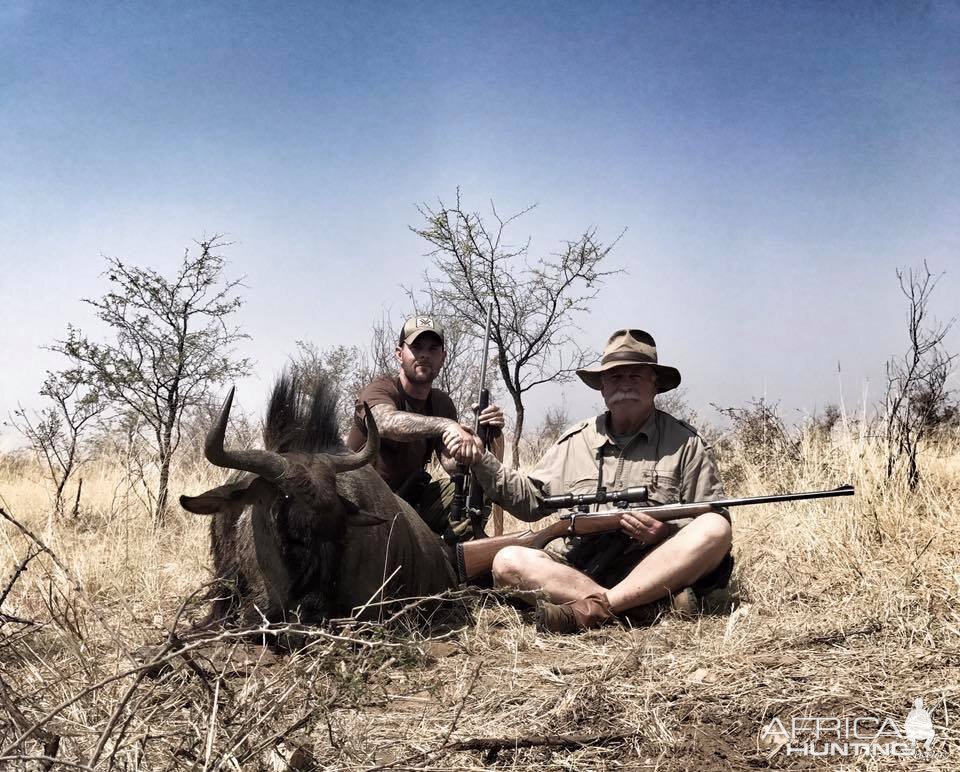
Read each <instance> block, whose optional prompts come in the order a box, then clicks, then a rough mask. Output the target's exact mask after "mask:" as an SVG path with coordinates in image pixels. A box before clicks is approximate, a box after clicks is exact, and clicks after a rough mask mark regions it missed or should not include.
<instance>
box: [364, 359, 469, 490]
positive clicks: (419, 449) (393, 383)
mask: <svg viewBox="0 0 960 772" xmlns="http://www.w3.org/2000/svg"><path fill="white" fill-rule="evenodd" d="M364 402H366V403H367V404H368V405H370V407H373V406H374V405H393V406H394V407H395V408H396V409H397V410H402V411H403V412H405V413H417V414H418V415H428V416H437V417H439V418H452V419H453V420H454V421H456V420H457V409H456V407H454V404H453V400H451V399H450V397H449V396H447V395H446V394H445V393H444V392H442V391H440V389H430V395H429V396H428V397H427V398H426V399H414V398H413V397H411V396H410V395H409V394H407V393H406V392H405V391H404V390H403V387H402V386H401V385H400V379H399V378H396V377H394V378H386V377H384V378H377V379H376V380H374V381H372V382H371V383H369V384H367V386H365V387H364V388H363V390H362V391H361V392H360V396H359V397H358V398H357V402H356V405H355V410H354V415H353V426H352V427H351V428H350V434H349V435H348V436H347V445H348V446H349V448H350V449H351V450H359V449H360V448H361V447H363V444H364V443H365V442H366V439H367V430H366V427H365V425H364V422H363V403H364ZM442 450H443V443H442V442H441V441H440V438H439V437H437V438H424V439H418V440H413V441H412V442H397V441H396V440H388V439H386V438H383V437H381V438H380V452H379V453H378V454H377V460H376V462H375V467H376V470H377V471H378V472H379V473H380V476H381V477H382V478H383V479H384V480H386V481H387V485H389V486H390V489H391V490H397V488H399V487H400V486H401V485H402V484H403V483H404V482H405V481H406V480H407V479H408V478H409V477H410V476H411V475H412V474H413V473H414V472H417V471H420V470H422V469H423V468H424V466H426V464H427V463H428V462H429V461H430V457H431V456H432V455H433V454H434V452H436V453H438V454H439V453H440V452H441V451H442Z"/></svg>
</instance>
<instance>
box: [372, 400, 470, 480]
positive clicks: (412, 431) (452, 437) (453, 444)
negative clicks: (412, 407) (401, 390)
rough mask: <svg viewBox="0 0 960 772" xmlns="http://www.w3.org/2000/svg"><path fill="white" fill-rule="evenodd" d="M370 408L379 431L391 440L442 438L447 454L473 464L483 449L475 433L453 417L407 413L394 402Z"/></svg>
mask: <svg viewBox="0 0 960 772" xmlns="http://www.w3.org/2000/svg"><path fill="white" fill-rule="evenodd" d="M371 409H372V411H373V417H374V419H375V420H376V422H377V428H378V429H379V430H380V434H381V435H382V436H384V437H386V438H387V439H388V440H396V441H398V442H409V441H410V440H418V439H421V438H429V437H439V438H440V441H441V442H442V443H443V450H444V453H445V454H446V455H448V456H455V457H456V458H457V461H459V462H460V463H472V461H473V460H474V458H475V457H476V456H477V454H478V453H479V452H481V451H480V450H479V449H478V448H477V444H476V443H477V439H476V435H475V434H474V433H473V432H471V431H470V430H469V429H468V428H467V427H465V426H461V425H460V424H459V423H458V422H457V421H454V420H453V419H451V418H440V417H438V416H427V415H418V414H416V413H405V412H403V411H402V410H397V409H396V407H394V406H393V405H374V406H373V408H371ZM444 466H446V464H445V465H444Z"/></svg>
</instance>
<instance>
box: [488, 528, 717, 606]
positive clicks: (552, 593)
mask: <svg viewBox="0 0 960 772" xmlns="http://www.w3.org/2000/svg"><path fill="white" fill-rule="evenodd" d="M730 539H731V531H730V524H729V523H728V522H727V521H726V520H725V519H724V518H723V517H721V516H720V515H716V514H713V513H708V514H705V515H701V516H700V517H698V518H697V519H696V520H694V521H693V522H692V523H690V524H689V525H687V526H686V527H684V528H681V529H680V531H679V532H678V533H677V534H676V535H675V536H673V537H672V538H671V539H668V540H667V541H665V542H664V543H663V544H661V545H660V546H659V547H657V548H656V549H654V550H652V551H651V552H650V553H649V554H648V555H647V556H646V557H645V558H644V559H643V560H642V561H641V562H640V563H639V564H638V565H637V567H636V568H634V569H633V571H631V572H630V574H629V575H628V576H627V577H626V579H624V580H623V581H622V582H620V583H619V584H617V585H616V586H614V587H611V588H610V589H609V590H608V589H607V588H605V587H603V586H601V585H599V584H597V583H596V582H595V581H593V579H591V578H590V577H589V576H587V575H586V574H583V573H581V572H580V571H577V570H576V569H574V568H570V566H565V565H563V564H562V563H557V562H556V561H554V560H553V559H551V558H550V556H549V555H547V554H546V553H545V552H542V551H540V550H535V549H529V548H527V547H505V548H504V549H502V550H500V552H498V553H497V556H496V558H494V561H493V577H494V580H495V582H496V584H497V585H498V586H501V587H503V586H507V587H516V588H518V589H522V590H535V589H542V590H543V591H544V592H546V593H547V595H548V596H549V598H550V600H551V601H553V602H554V603H566V602H568V601H572V600H579V599H580V598H585V597H587V596H588V595H595V594H597V593H604V592H606V594H607V598H608V599H609V601H610V605H611V607H612V608H613V610H614V611H616V612H617V613H619V612H621V611H626V610H627V609H630V608H634V607H635V606H641V605H644V604H646V603H652V602H653V601H655V600H659V599H660V598H663V597H666V596H667V595H668V594H669V593H673V592H676V591H678V590H681V589H683V588H684V587H688V586H690V585H691V584H693V583H694V582H695V581H696V580H697V579H699V578H700V577H701V576H704V575H705V574H707V573H709V572H710V571H712V570H713V569H714V568H716V567H717V566H718V565H720V561H721V560H723V556H724V555H726V554H727V552H728V551H729V550H730Z"/></svg>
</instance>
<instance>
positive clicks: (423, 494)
mask: <svg viewBox="0 0 960 772" xmlns="http://www.w3.org/2000/svg"><path fill="white" fill-rule="evenodd" d="M446 357H447V352H446V348H445V344H444V338H443V328H442V327H441V326H440V324H439V323H438V322H437V321H436V320H435V319H434V318H433V317H429V316H414V317H411V318H410V319H407V320H406V322H404V325H403V328H402V329H401V331H400V339H399V342H398V343H397V350H396V358H397V362H398V364H399V365H400V370H399V372H398V373H397V375H396V377H381V378H377V379H375V380H374V381H372V382H371V383H369V384H367V385H366V386H365V387H364V388H363V390H362V391H361V392H360V394H359V396H358V397H357V402H356V411H355V413H354V422H353V427H352V428H351V430H350V434H349V436H348V437H347V445H348V446H349V447H350V449H351V450H358V449H359V448H361V447H363V445H364V443H365V442H366V426H365V422H364V418H363V403H364V402H366V403H367V404H368V405H369V406H370V409H371V411H372V412H373V417H374V418H375V419H376V422H377V428H378V429H379V431H380V453H379V454H378V455H377V460H376V461H375V462H374V463H375V465H376V469H377V471H378V472H379V473H380V476H381V477H383V479H384V480H386V482H387V485H389V486H390V489H391V490H392V491H393V492H394V493H396V494H397V495H398V496H400V497H401V498H403V499H404V500H405V501H407V502H408V503H409V504H410V505H411V506H412V507H413V508H414V509H415V510H416V511H417V513H418V514H419V515H420V517H421V518H423V520H424V522H425V523H426V524H427V525H429V526H430V528H431V529H432V530H433V531H434V532H435V533H437V534H440V535H441V536H443V537H444V538H445V539H446V540H447V541H448V542H455V541H460V540H462V539H464V538H466V536H467V534H468V528H467V526H468V525H469V523H468V522H467V521H463V522H460V523H451V522H449V520H448V516H449V514H450V504H451V501H452V499H453V484H452V483H451V482H450V481H449V480H443V481H440V480H434V479H433V478H431V476H430V475H429V474H428V473H427V471H426V470H425V468H424V467H425V466H426V465H427V464H428V463H429V462H430V460H431V459H432V458H433V456H434V454H436V455H437V457H438V458H439V459H440V463H441V464H442V465H443V468H444V469H445V470H446V471H447V472H449V473H453V472H454V471H456V467H457V462H456V461H454V460H453V459H452V458H451V454H453V453H456V454H457V455H458V456H459V460H460V463H470V462H472V461H474V460H475V456H478V455H479V453H478V452H477V449H476V447H477V446H476V445H475V444H474V442H473V440H475V439H476V435H475V434H473V430H472V429H470V428H468V427H466V426H462V425H461V424H460V422H459V421H457V409H456V407H454V404H453V401H452V400H451V399H450V397H449V396H448V395H447V394H446V393H444V392H443V391H441V390H440V389H435V388H433V387H432V384H433V381H434V380H435V379H436V377H437V376H438V375H439V374H440V369H441V368H442V367H443V363H444V361H445V360H446ZM479 420H480V423H481V424H486V425H488V426H490V427H491V429H492V436H493V437H496V438H499V437H500V433H501V430H502V428H503V411H502V410H501V409H500V408H499V407H497V406H496V405H490V406H489V407H488V408H487V409H486V410H484V411H483V413H481V414H480V417H479Z"/></svg>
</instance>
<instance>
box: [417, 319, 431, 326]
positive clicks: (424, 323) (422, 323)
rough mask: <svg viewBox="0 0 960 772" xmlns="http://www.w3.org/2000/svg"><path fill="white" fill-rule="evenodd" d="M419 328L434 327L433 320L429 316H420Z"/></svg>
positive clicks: (418, 320)
mask: <svg viewBox="0 0 960 772" xmlns="http://www.w3.org/2000/svg"><path fill="white" fill-rule="evenodd" d="M416 326H417V327H433V319H431V318H430V317H429V316H418V317H417V325H416Z"/></svg>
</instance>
